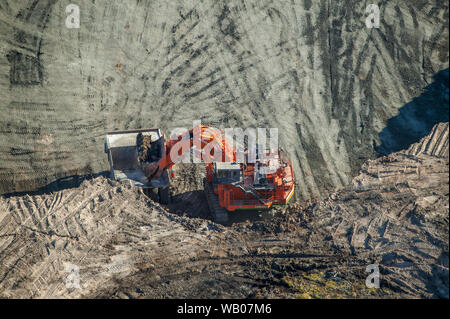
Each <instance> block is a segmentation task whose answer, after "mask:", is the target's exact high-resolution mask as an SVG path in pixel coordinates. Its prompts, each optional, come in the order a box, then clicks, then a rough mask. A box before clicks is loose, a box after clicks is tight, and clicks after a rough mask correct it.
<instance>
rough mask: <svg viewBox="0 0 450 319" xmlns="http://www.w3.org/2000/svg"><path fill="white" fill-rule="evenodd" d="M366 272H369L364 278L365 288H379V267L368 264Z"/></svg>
mask: <svg viewBox="0 0 450 319" xmlns="http://www.w3.org/2000/svg"><path fill="white" fill-rule="evenodd" d="M366 272H368V273H370V275H369V276H367V278H366V287H367V288H377V289H378V288H380V268H379V267H378V265H376V264H370V265H368V266H367V267H366Z"/></svg>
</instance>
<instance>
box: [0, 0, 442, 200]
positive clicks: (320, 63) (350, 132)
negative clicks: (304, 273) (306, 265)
mask: <svg viewBox="0 0 450 319" xmlns="http://www.w3.org/2000/svg"><path fill="white" fill-rule="evenodd" d="M70 3H74V4H78V5H79V7H80V28H79V29H68V28H67V27H66V25H65V22H66V18H67V14H66V12H65V9H66V6H67V5H68V4H70ZM370 3H372V2H370V1H360V0H346V1H330V0H319V1H311V0H291V1H287V0H278V1H268V0H264V1H261V0H244V1H241V0H232V1H226V2H223V1H207V0H199V1H197V0H196V1H194V0H183V1H166V0H157V1H154V0H151V1H150V0H141V1H125V0H96V1H87V0H86V1H84V0H83V1H69V0H60V1H57V0H2V1H0V114H1V116H0V194H5V193H13V192H21V191H31V190H36V189H38V188H41V187H45V186H46V185H48V184H51V183H53V182H55V181H58V180H59V179H61V178H64V177H66V176H72V175H84V174H96V173H99V172H102V171H105V170H107V169H108V164H107V160H106V156H104V154H103V142H104V134H105V132H106V131H108V130H113V129H134V128H144V127H159V128H161V129H162V130H163V131H164V132H165V133H166V134H169V133H170V131H171V129H173V128H175V127H186V128H190V127H192V121H193V120H196V119H201V120H202V121H203V122H204V123H205V124H213V125H215V126H219V127H220V128H226V127H241V128H247V127H275V128H278V129H279V134H280V144H281V146H283V147H284V148H285V149H286V151H287V152H288V153H289V157H290V158H291V159H292V161H293V164H294V169H295V171H296V179H297V182H298V187H297V194H296V199H297V200H299V199H306V200H308V199H315V198H319V197H323V196H326V195H327V194H328V192H329V191H334V190H335V189H336V188H337V187H342V186H344V185H347V184H349V183H350V181H351V180H352V178H353V177H354V176H356V174H358V171H359V169H360V166H361V164H362V163H364V162H365V161H366V160H367V159H368V158H375V157H376V155H377V151H380V152H387V153H389V152H391V151H393V150H394V151H397V150H400V149H402V148H406V147H407V146H408V145H409V144H411V143H412V142H417V141H418V140H419V139H420V138H421V137H423V136H425V135H426V134H428V132H429V131H430V129H431V128H432V126H433V125H434V124H435V123H437V122H439V121H445V120H446V118H448V107H446V104H448V100H447V101H446V102H445V101H444V100H443V99H442V98H441V97H440V96H439V94H434V92H435V91H436V89H439V90H440V89H441V86H443V87H444V88H445V87H446V86H448V84H447V85H445V84H446V83H448V8H449V6H448V2H447V1H443V0H429V1H422V0H421V1H419V0H416V1H410V0H395V1H391V0H390V1H378V3H379V5H380V12H381V21H380V28H379V29H368V28H366V25H365V20H366V18H367V14H366V13H365V10H366V7H367V5H368V4H370ZM445 70H446V71H445ZM441 72H444V73H445V74H446V75H447V76H445V74H444V75H442V73H441ZM430 92H431V93H430ZM447 94H448V91H447Z"/></svg>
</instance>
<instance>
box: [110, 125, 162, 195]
mask: <svg viewBox="0 0 450 319" xmlns="http://www.w3.org/2000/svg"><path fill="white" fill-rule="evenodd" d="M139 133H142V134H143V135H150V136H151V137H152V141H154V142H153V143H160V145H161V147H160V149H161V154H160V156H161V157H162V156H163V152H164V136H163V135H162V133H161V131H160V130H159V129H142V130H130V131H113V132H108V133H106V139H105V153H107V154H108V161H109V166H110V171H111V177H112V178H113V179H115V180H119V181H123V180H130V181H131V182H132V183H133V184H134V185H136V186H139V187H142V188H162V187H167V186H169V177H168V174H167V172H164V173H163V174H162V175H161V176H160V177H159V178H155V179H152V180H150V181H149V180H148V179H147V177H146V174H144V172H143V170H142V169H141V167H140V165H139V162H138V153H137V148H136V137H137V135H138V134H139ZM147 165H148V164H147ZM150 166H151V165H150ZM147 176H148V174H147Z"/></svg>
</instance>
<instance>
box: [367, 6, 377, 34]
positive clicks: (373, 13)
mask: <svg viewBox="0 0 450 319" xmlns="http://www.w3.org/2000/svg"><path fill="white" fill-rule="evenodd" d="M366 13H367V14H368V16H367V18H366V27H367V28H369V29H373V28H376V29H378V28H380V8H379V7H378V5H376V4H369V5H368V6H367V7H366Z"/></svg>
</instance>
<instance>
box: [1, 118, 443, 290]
mask: <svg viewBox="0 0 450 319" xmlns="http://www.w3.org/2000/svg"><path fill="white" fill-rule="evenodd" d="M448 128H449V126H448V123H442V124H440V125H439V126H436V127H435V128H434V129H433V130H432V133H431V134H430V136H428V137H425V138H424V139H423V140H421V141H420V142H419V143H417V144H415V145H411V147H410V148H409V149H408V150H403V151H401V152H397V153H393V154H391V155H389V156H386V157H381V158H378V159H376V160H369V161H368V162H366V163H365V164H364V165H363V167H362V169H361V171H360V173H359V175H358V176H357V177H355V178H354V179H353V181H352V182H351V184H349V185H348V186H346V187H344V188H342V189H341V190H339V191H336V192H333V193H331V194H330V195H329V196H328V197H327V198H326V199H324V200H322V201H318V202H315V203H311V204H310V205H305V206H302V204H298V203H296V204H292V205H290V206H289V207H287V208H284V209H279V210H278V211H275V212H273V215H275V216H274V217H273V218H270V219H264V218H262V219H261V220H254V219H250V220H248V221H239V222H235V223H233V224H232V225H228V226H222V225H218V224H215V223H213V222H211V221H210V220H208V219H204V218H195V217H189V214H193V212H195V211H197V212H198V215H199V216H198V217H204V216H202V214H205V213H204V212H201V211H199V210H198V209H197V208H192V207H191V208H189V207H190V206H189V205H190V203H189V201H188V200H187V199H189V198H190V197H189V196H192V197H191V198H195V202H196V203H197V205H199V204H198V202H199V199H200V198H201V194H200V193H199V192H198V191H195V190H196V189H198V188H199V184H198V180H199V175H201V172H199V171H195V169H193V168H192V167H187V168H184V167H182V168H180V169H179V170H178V171H177V174H178V176H179V177H178V178H181V177H180V176H184V180H185V184H178V186H177V187H176V188H173V189H172V192H173V193H174V195H175V197H177V196H179V198H178V199H180V200H181V198H184V199H185V200H186V201H185V205H184V206H183V205H182V204H181V203H180V202H175V203H174V204H173V205H175V206H172V207H162V206H160V205H159V204H155V203H154V202H153V201H151V200H149V199H148V198H147V197H146V196H145V195H143V194H142V192H141V191H140V190H139V189H137V188H136V187H134V186H131V185H130V184H128V183H119V182H115V181H111V180H109V179H107V178H104V177H98V178H94V179H91V180H86V181H84V182H83V183H82V184H81V186H80V187H78V188H72V189H66V190H63V191H58V192H55V193H52V194H47V195H35V196H28V195H26V196H12V197H8V198H5V197H2V198H0V297H9V298H12V297H17V298H30V297H32V298H51V297H56V298H58V297H64V298H77V297H100V298H167V297H176V298H185V297H191V298H197V297H200V298H224V297H233V298H239V297H250V298H265V297H273V298H281V297H283V298H402V297H421V298H448V297H449V282H448V276H449V255H448V251H449V250H448V248H449V247H448V240H449V233H448V229H449V191H448V186H449V185H448V183H449V171H448V164H449V163H448V161H449V144H448V134H449V129H448ZM188 176H191V180H189V179H188V178H187V177H188ZM175 178H177V177H175ZM183 215H184V216H183ZM205 217H206V218H207V216H205ZM68 264H74V265H77V266H78V267H79V279H80V288H73V287H72V288H70V287H69V288H68V287H67V286H66V278H67V276H68V275H69V274H70V273H69V272H66V268H65V267H67V265H68ZM368 264H378V265H379V267H380V272H381V283H380V284H381V287H380V289H373V288H372V289H367V288H365V286H364V283H365V278H366V276H367V275H368V273H366V272H365V269H366V266H367V265H368Z"/></svg>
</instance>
